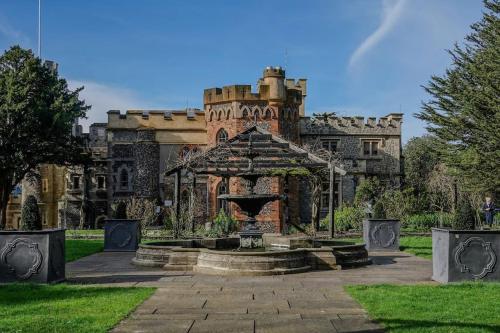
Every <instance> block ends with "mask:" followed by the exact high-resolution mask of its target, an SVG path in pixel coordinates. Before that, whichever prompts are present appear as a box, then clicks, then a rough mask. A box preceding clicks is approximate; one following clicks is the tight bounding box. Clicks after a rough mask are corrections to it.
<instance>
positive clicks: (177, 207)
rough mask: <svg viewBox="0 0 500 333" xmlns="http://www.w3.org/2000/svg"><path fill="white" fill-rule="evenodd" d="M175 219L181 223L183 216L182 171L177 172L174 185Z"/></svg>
mask: <svg viewBox="0 0 500 333" xmlns="http://www.w3.org/2000/svg"><path fill="white" fill-rule="evenodd" d="M174 201H175V218H176V219H177V221H179V216H180V215H181V170H177V171H176V172H175V184H174Z"/></svg>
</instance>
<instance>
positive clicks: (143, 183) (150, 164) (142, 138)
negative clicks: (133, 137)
mask: <svg viewBox="0 0 500 333" xmlns="http://www.w3.org/2000/svg"><path fill="white" fill-rule="evenodd" d="M134 160H135V163H136V168H135V172H134V180H133V181H134V186H133V189H134V195H135V196H137V197H142V198H148V199H157V198H158V197H159V195H160V183H159V174H160V145H159V144H158V142H157V141H156V140H155V131H154V130H153V129H150V128H140V129H138V130H137V141H136V143H135V144H134Z"/></svg>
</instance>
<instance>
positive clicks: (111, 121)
mask: <svg viewBox="0 0 500 333" xmlns="http://www.w3.org/2000/svg"><path fill="white" fill-rule="evenodd" d="M107 113H108V126H107V127H108V129H138V128H144V127H146V128H148V127H150V128H155V129H163V130H165V129H171V130H180V131H182V130H202V129H204V127H205V113H204V112H203V111H202V110H200V109H184V110H127V111H126V112H125V113H124V114H122V113H121V112H120V110H110V111H108V112H107Z"/></svg>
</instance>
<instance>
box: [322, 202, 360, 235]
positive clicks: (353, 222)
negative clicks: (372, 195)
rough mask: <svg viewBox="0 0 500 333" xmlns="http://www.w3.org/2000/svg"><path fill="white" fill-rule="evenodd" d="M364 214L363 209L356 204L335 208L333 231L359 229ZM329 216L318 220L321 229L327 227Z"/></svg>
mask: <svg viewBox="0 0 500 333" xmlns="http://www.w3.org/2000/svg"><path fill="white" fill-rule="evenodd" d="M364 217H365V214H364V212H363V209H361V208H359V207H357V206H343V207H342V208H340V209H338V210H335V221H334V224H335V231H349V230H361V229H362V223H363V218H364ZM329 218H330V217H329V216H328V215H327V216H326V217H325V218H324V219H322V220H321V221H320V228H321V229H322V230H327V229H328V221H329Z"/></svg>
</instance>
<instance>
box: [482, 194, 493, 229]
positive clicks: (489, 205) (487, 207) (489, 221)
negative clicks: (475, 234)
mask: <svg viewBox="0 0 500 333" xmlns="http://www.w3.org/2000/svg"><path fill="white" fill-rule="evenodd" d="M485 199H486V202H485V203H484V204H483V211H484V217H485V222H486V225H487V226H489V227H490V228H491V226H492V225H493V215H494V214H495V204H494V203H493V201H491V198H490V197H486V198H485Z"/></svg>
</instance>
